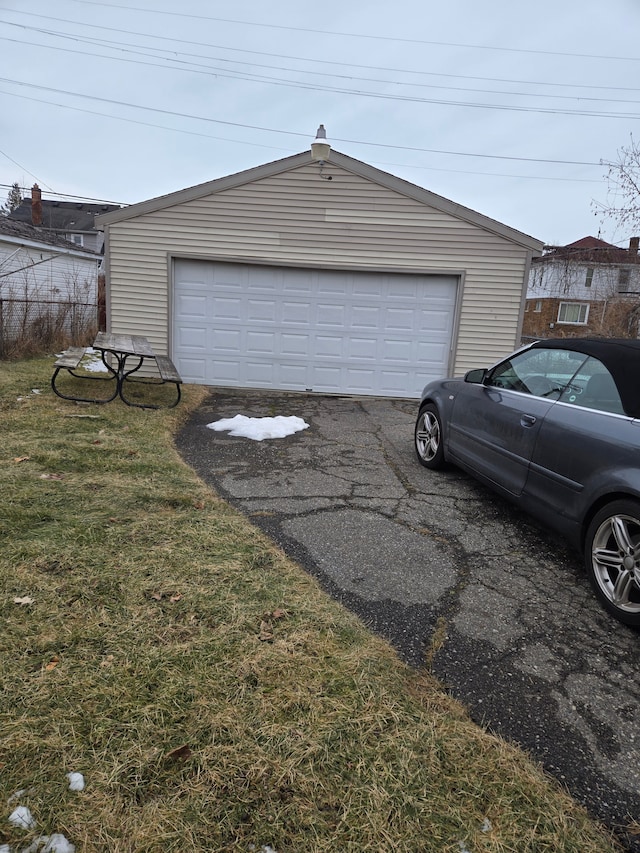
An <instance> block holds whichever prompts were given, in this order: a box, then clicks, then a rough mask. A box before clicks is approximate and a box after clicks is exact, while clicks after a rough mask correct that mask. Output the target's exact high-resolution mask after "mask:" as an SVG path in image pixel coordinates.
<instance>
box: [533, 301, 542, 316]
mask: <svg viewBox="0 0 640 853" xmlns="http://www.w3.org/2000/svg"><path fill="white" fill-rule="evenodd" d="M533 310H534V311H535V312H536V314H539V313H540V312H541V311H542V302H541V300H540V299H538V300H537V302H536V304H535V306H534V309H533Z"/></svg>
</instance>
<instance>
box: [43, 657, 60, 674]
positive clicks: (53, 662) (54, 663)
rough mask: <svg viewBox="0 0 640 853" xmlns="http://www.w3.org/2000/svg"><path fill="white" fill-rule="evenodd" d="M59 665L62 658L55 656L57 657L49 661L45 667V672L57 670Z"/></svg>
mask: <svg viewBox="0 0 640 853" xmlns="http://www.w3.org/2000/svg"><path fill="white" fill-rule="evenodd" d="M59 663H60V658H58V657H57V656H55V657H52V658H51V660H50V661H49V663H47V664H45V667H44V668H45V670H46V671H47V672H51V670H52V669H55V668H56V667H57V666H58V664H59Z"/></svg>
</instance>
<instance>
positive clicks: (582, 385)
mask: <svg viewBox="0 0 640 853" xmlns="http://www.w3.org/2000/svg"><path fill="white" fill-rule="evenodd" d="M560 400H561V401H562V402H563V403H570V404H571V405H573V406H582V407H583V408H585V409H597V410H598V411H599V412H610V413H612V414H616V415H624V413H625V412H624V409H623V408H622V401H621V400H620V394H619V393H618V389H617V387H616V383H615V382H614V381H613V377H612V376H611V374H610V373H609V371H608V370H607V368H606V367H605V366H604V364H602V362H601V361H598V359H597V358H593V357H589V358H588V359H587V360H586V361H585V362H584V364H582V365H581V366H580V369H579V370H578V371H577V372H576V373H575V375H574V376H573V377H572V378H571V381H570V382H569V384H568V385H567V387H566V388H565V389H564V391H563V392H562V395H561V397H560Z"/></svg>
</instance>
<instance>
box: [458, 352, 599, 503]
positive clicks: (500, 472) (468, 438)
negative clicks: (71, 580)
mask: <svg viewBox="0 0 640 853" xmlns="http://www.w3.org/2000/svg"><path fill="white" fill-rule="evenodd" d="M584 358H585V357H584V356H583V355H580V354H579V353H574V352H570V351H567V350H563V351H561V352H560V354H558V352H557V351H556V350H551V349H530V350H525V351H524V352H520V353H517V354H516V355H514V356H511V357H510V358H508V359H506V360H505V361H503V362H500V364H498V365H496V367H494V368H493V369H492V370H491V371H490V372H489V374H488V375H487V376H486V377H485V379H484V381H483V383H482V384H476V383H472V382H465V384H464V386H463V391H462V393H460V394H458V395H457V397H456V399H455V400H454V403H453V412H452V417H451V422H450V425H449V442H448V451H449V454H450V456H451V458H452V460H453V461H454V462H457V463H458V464H460V465H461V466H462V467H466V468H468V469H469V470H471V471H472V472H473V473H475V474H477V475H479V476H480V477H482V478H485V479H487V480H488V481H489V482H491V483H492V484H494V485H496V486H498V487H500V488H502V489H504V490H505V491H506V492H508V493H509V494H510V495H515V496H518V495H520V494H521V493H522V490H523V488H524V485H525V483H526V480H527V476H528V470H529V464H530V461H531V457H532V455H533V451H534V447H535V444H536V439H537V437H538V433H539V431H540V427H541V425H542V423H543V421H544V418H545V416H546V414H547V412H548V411H549V409H550V408H551V407H552V406H553V404H554V402H555V401H556V400H557V399H558V397H559V396H560V394H561V393H562V391H563V389H564V387H565V386H566V383H567V382H568V381H569V379H570V378H571V376H572V375H573V374H574V373H575V370H576V369H577V366H579V365H580V363H582V362H583V361H584Z"/></svg>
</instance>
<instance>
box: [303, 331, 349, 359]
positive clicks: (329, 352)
mask: <svg viewBox="0 0 640 853" xmlns="http://www.w3.org/2000/svg"><path fill="white" fill-rule="evenodd" d="M311 347H312V352H311V354H312V355H313V356H315V357H316V358H342V357H343V354H344V339H343V338H341V337H339V336H338V335H315V337H314V338H313V339H312V341H311Z"/></svg>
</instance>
